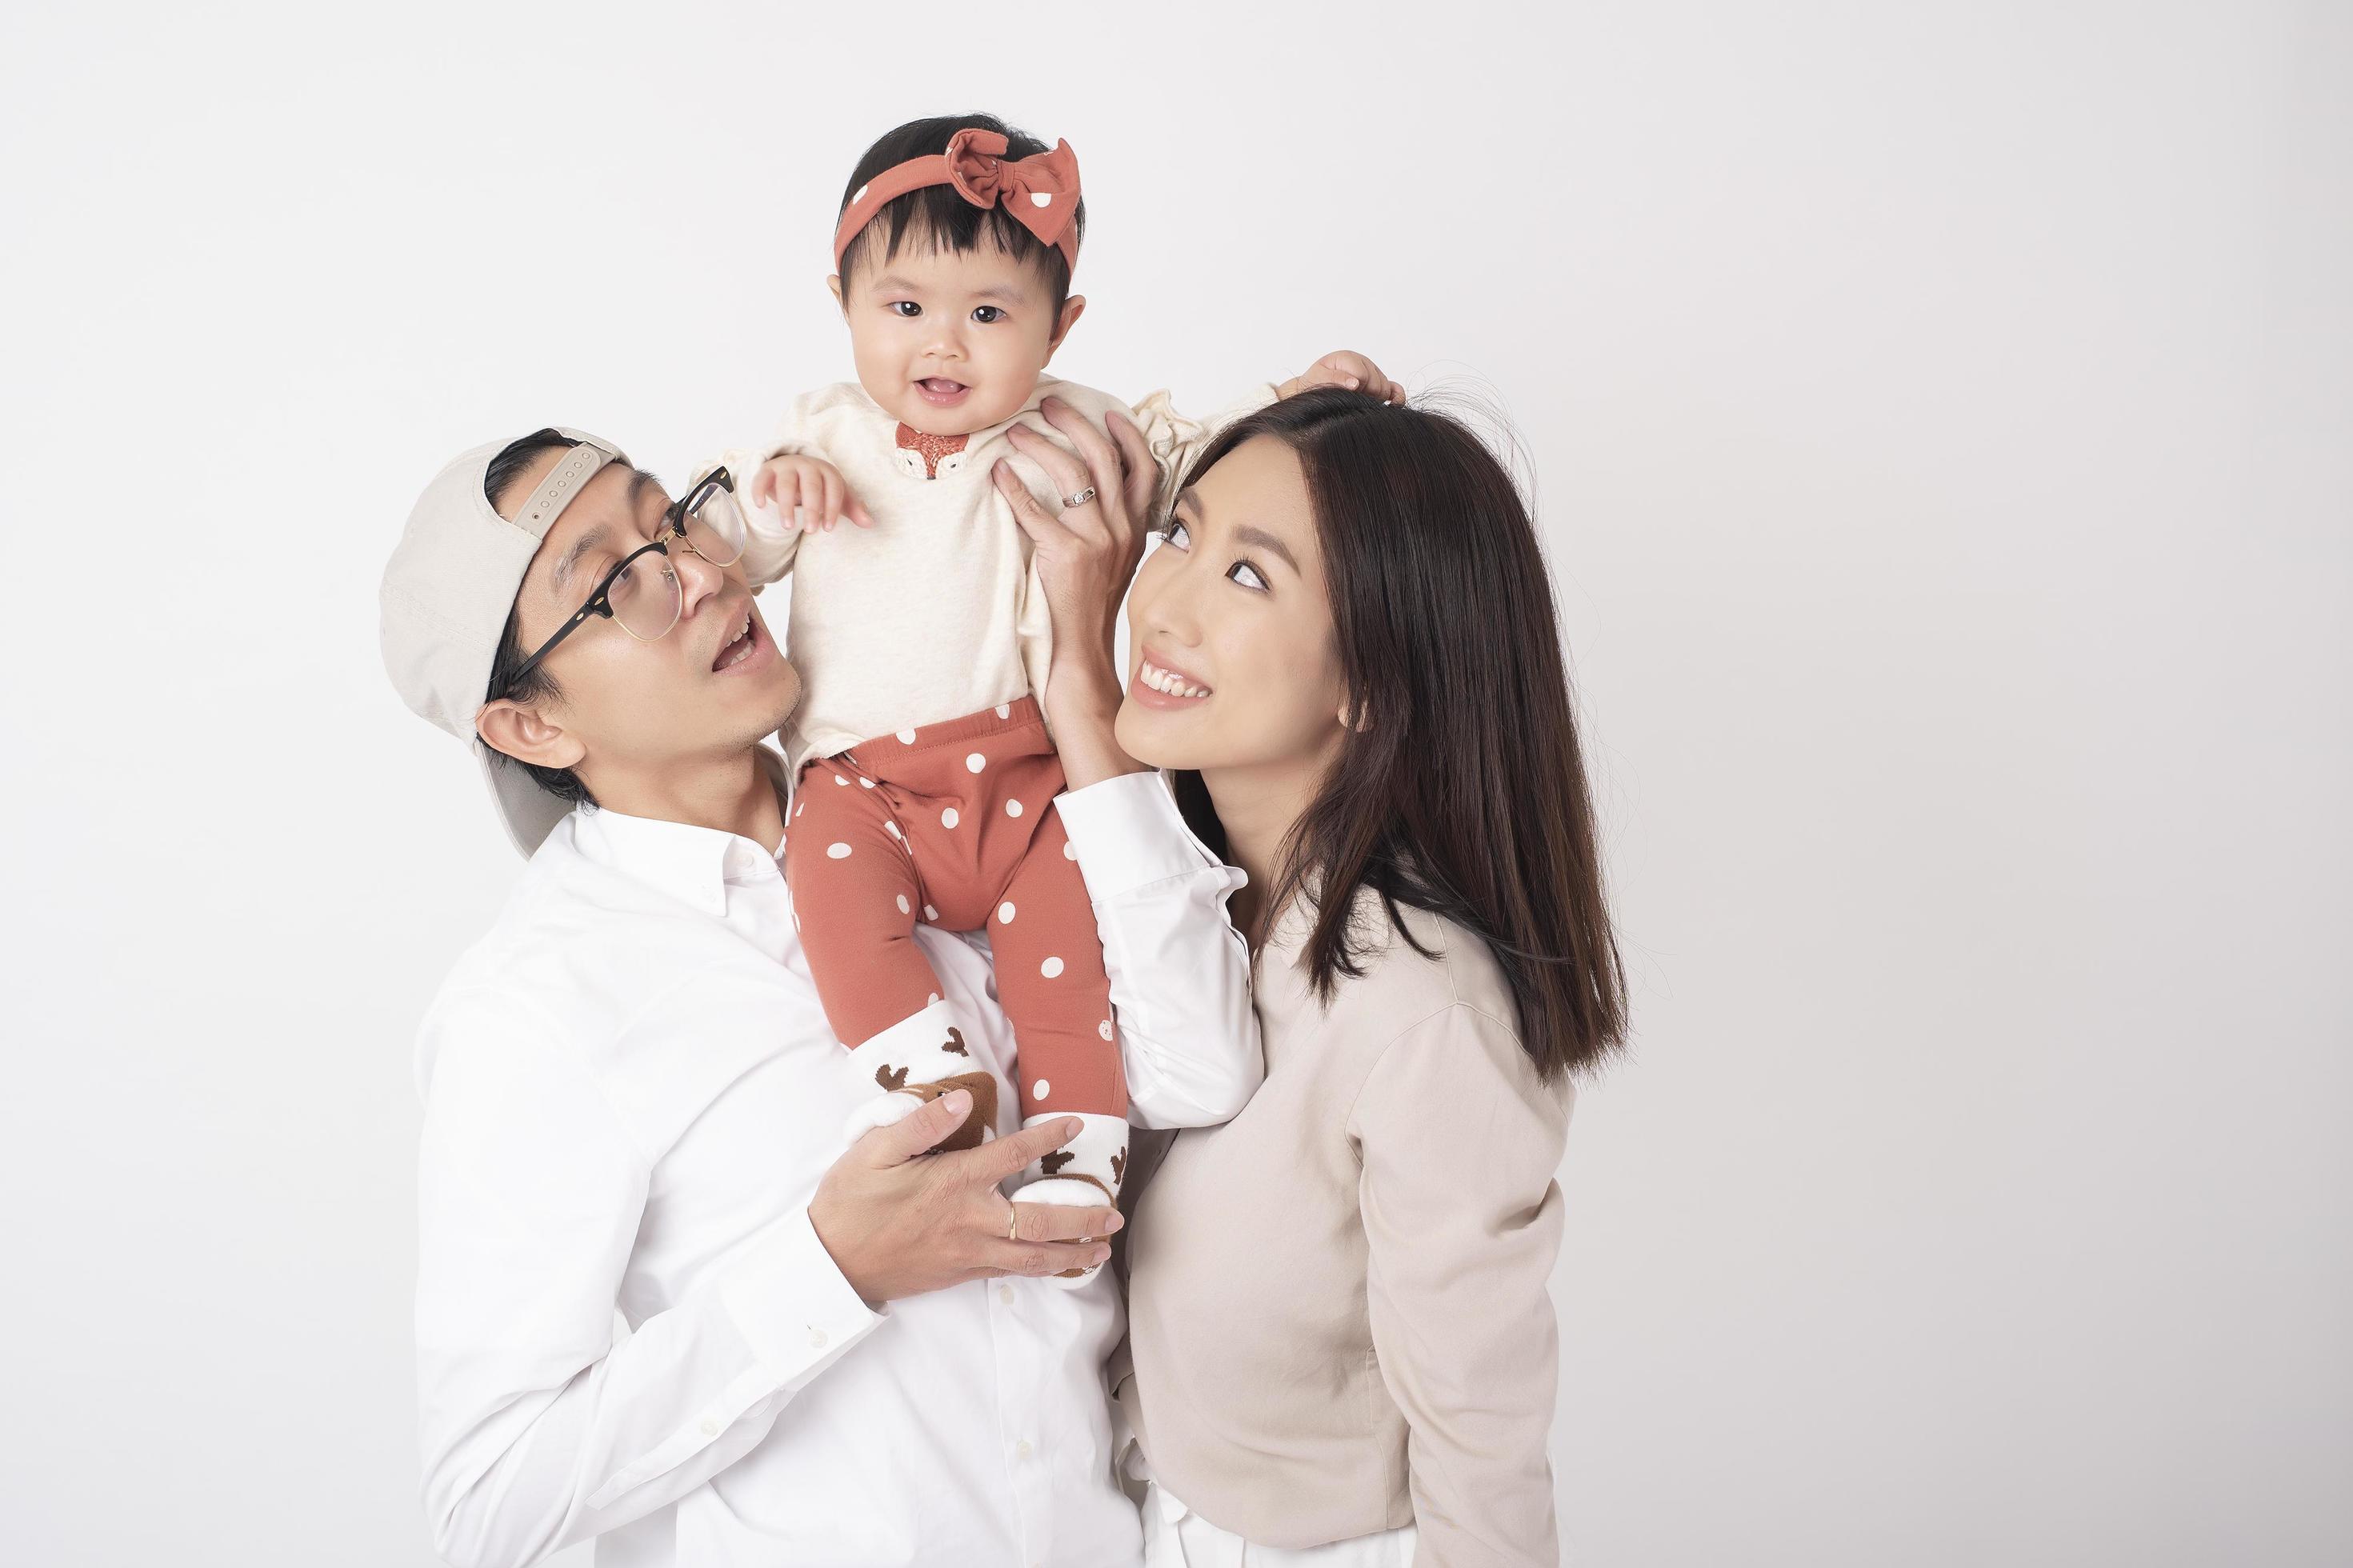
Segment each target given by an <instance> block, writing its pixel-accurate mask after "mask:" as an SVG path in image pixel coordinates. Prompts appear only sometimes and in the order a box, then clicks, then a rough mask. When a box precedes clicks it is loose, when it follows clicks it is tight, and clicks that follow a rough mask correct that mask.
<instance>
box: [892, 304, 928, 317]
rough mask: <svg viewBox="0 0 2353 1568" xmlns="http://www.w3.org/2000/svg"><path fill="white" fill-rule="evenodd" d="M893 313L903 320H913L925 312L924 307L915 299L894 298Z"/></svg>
mask: <svg viewBox="0 0 2353 1568" xmlns="http://www.w3.org/2000/svg"><path fill="white" fill-rule="evenodd" d="M891 313H892V315H894V316H897V317H899V318H900V319H902V321H913V320H914V319H915V318H916V317H917V316H920V315H922V314H923V307H922V306H921V305H918V304H916V303H915V302H914V301H913V300H892V301H891Z"/></svg>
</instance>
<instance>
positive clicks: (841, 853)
mask: <svg viewBox="0 0 2353 1568" xmlns="http://www.w3.org/2000/svg"><path fill="white" fill-rule="evenodd" d="M825 854H826V858H827V859H828V860H847V859H849V845H847V844H828V845H827V846H826V847H825Z"/></svg>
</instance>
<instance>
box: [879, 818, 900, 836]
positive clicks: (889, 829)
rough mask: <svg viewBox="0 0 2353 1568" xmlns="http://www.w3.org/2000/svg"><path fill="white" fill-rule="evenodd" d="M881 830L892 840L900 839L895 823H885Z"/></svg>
mask: <svg viewBox="0 0 2353 1568" xmlns="http://www.w3.org/2000/svg"><path fill="white" fill-rule="evenodd" d="M882 830H883V831H884V832H886V833H888V834H889V835H890V836H891V837H893V838H896V837H900V834H899V825H898V824H897V823H895V822H890V821H885V822H884V823H883V824H882Z"/></svg>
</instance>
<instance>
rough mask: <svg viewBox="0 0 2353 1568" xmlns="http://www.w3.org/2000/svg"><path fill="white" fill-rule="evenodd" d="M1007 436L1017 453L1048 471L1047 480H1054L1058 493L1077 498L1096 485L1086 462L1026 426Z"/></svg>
mask: <svg viewBox="0 0 2353 1568" xmlns="http://www.w3.org/2000/svg"><path fill="white" fill-rule="evenodd" d="M1005 435H1006V438H1007V439H1008V440H1010V441H1011V442H1012V443H1013V447H1014V449H1015V450H1016V451H1018V452H1019V453H1020V454H1021V455H1022V456H1023V457H1025V458H1029V459H1030V460H1031V461H1032V462H1034V463H1036V464H1037V465H1038V466H1039V468H1043V469H1045V470H1046V477H1047V479H1050V480H1052V481H1053V484H1054V488H1055V489H1056V491H1057V492H1058V493H1060V494H1061V495H1065V496H1074V495H1076V494H1078V493H1079V492H1080V491H1081V490H1082V489H1086V488H1087V486H1088V485H1090V484H1092V483H1093V480H1092V479H1091V478H1090V477H1089V475H1088V473H1087V466H1086V465H1085V464H1084V463H1082V462H1081V461H1080V460H1079V459H1078V458H1074V457H1072V456H1071V454H1070V453H1068V452H1065V451H1064V450H1062V448H1060V447H1057V446H1056V445H1054V443H1053V442H1051V441H1049V440H1048V439H1046V437H1043V436H1040V435H1039V434H1038V432H1036V431H1035V430H1032V429H1030V428H1029V426H1027V425H1016V426H1013V427H1012V428H1011V429H1009V430H1008V431H1006V432H1005Z"/></svg>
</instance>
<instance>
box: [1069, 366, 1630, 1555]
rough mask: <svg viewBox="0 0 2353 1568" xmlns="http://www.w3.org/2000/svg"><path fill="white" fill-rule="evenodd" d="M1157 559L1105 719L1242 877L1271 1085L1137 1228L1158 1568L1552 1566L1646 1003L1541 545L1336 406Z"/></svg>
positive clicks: (1428, 428) (1213, 464)
mask: <svg viewBox="0 0 2353 1568" xmlns="http://www.w3.org/2000/svg"><path fill="white" fill-rule="evenodd" d="M1074 477H1075V476H1074ZM1128 617H1129V632H1130V638H1131V644H1132V646H1131V651H1130V660H1131V677H1132V679H1131V681H1130V684H1129V686H1128V689H1127V692H1126V696H1125V700H1124V702H1123V704H1122V706H1121V708H1120V710H1119V716H1118V721H1117V731H1116V733H1117V738H1118V742H1119V744H1120V747H1121V749H1122V750H1124V751H1125V752H1128V753H1129V754H1131V755H1133V756H1134V757H1135V758H1136V759H1138V760H1139V761H1142V762H1145V763H1151V764H1153V765H1155V766H1159V767H1163V768H1166V769H1169V770H1172V771H1173V772H1174V773H1175V777H1176V787H1177V791H1178V796H1179V799H1180V801H1181V802H1182V803H1183V804H1184V805H1185V806H1186V808H1187V816H1189V817H1190V818H1191V819H1192V821H1193V823H1194V826H1195V828H1196V831H1197V832H1198V833H1199V834H1200V835H1201V837H1203V839H1204V840H1205V841H1206V842H1207V843H1208V844H1209V845H1210V847H1212V848H1215V849H1217V850H1219V851H1220V852H1221V853H1222V854H1223V855H1224V856H1225V857H1226V858H1227V859H1229V861H1231V862H1232V863H1234V864H1236V865H1238V866H1240V868H1242V869H1243V870H1244V871H1246V872H1247V873H1248V874H1249V877H1250V882H1249V886H1248V887H1247V889H1245V890H1244V891H1242V892H1241V893H1240V894H1238V895H1236V897H1235V900H1234V912H1235V915H1236V918H1237V920H1238V921H1240V923H1241V924H1242V925H1243V927H1244V930H1245V931H1246V932H1247V933H1248V934H1249V936H1250V941H1251V944H1252V946H1253V948H1254V949H1255V950H1256V981H1257V1008H1258V1014H1259V1019H1260V1024H1261V1030H1262V1033H1263V1036H1264V1040H1265V1047H1266V1067H1267V1076H1266V1081H1265V1085H1264V1087H1263V1088H1261V1089H1260V1091H1259V1093H1258V1096H1257V1098H1256V1099H1254V1100H1252V1101H1251V1102H1250V1105H1249V1106H1248V1107H1246V1108H1245V1109H1244V1110H1243V1111H1242V1112H1241V1114H1240V1115H1239V1116H1237V1117H1235V1118H1234V1120H1233V1121H1230V1122H1229V1123H1227V1124H1226V1125H1224V1126H1221V1127H1212V1128H1204V1129H1198V1130H1193V1131H1186V1132H1183V1133H1180V1134H1178V1135H1177V1137H1176V1142H1175V1143H1174V1144H1173V1145H1172V1146H1171V1148H1170V1149H1169V1151H1168V1153H1167V1156H1166V1160H1165V1162H1164V1163H1163V1164H1162V1165H1161V1166H1160V1168H1159V1169H1158V1170H1157V1171H1156V1172H1155V1173H1153V1174H1152V1175H1151V1177H1150V1180H1149V1182H1148V1184H1146V1185H1145V1187H1144V1189H1143V1192H1142V1194H1141V1196H1140V1198H1139V1199H1138V1201H1137V1208H1136V1214H1135V1223H1134V1226H1133V1227H1132V1228H1131V1231H1130V1236H1131V1238H1132V1239H1131V1242H1130V1247H1131V1253H1130V1269H1131V1290H1130V1295H1131V1300H1130V1308H1129V1341H1130V1349H1131V1352H1132V1356H1133V1363H1134V1370H1133V1375H1132V1376H1131V1377H1129V1378H1127V1379H1126V1380H1125V1381H1124V1383H1123V1384H1122V1386H1121V1388H1120V1391H1119V1392H1120V1400H1121V1403H1122V1405H1123V1406H1124V1409H1125V1411H1126V1413H1127V1415H1128V1417H1129V1419H1130V1420H1131V1421H1132V1422H1133V1424H1134V1429H1135V1432H1136V1435H1137V1441H1138V1444H1139V1446H1140V1447H1141V1450H1142V1454H1143V1457H1144V1459H1145V1465H1146V1466H1147V1467H1148V1469H1149V1473H1150V1476H1151V1478H1152V1491H1153V1493H1154V1495H1153V1496H1151V1497H1150V1498H1148V1499H1147V1500H1146V1505H1145V1531H1146V1536H1147V1540H1149V1541H1150V1542H1152V1543H1153V1546H1152V1552H1151V1558H1150V1560H1151V1561H1152V1562H1154V1563H1188V1564H1193V1565H1195V1568H1198V1565H1199V1564H1202V1563H1248V1564H1251V1565H1254V1568H1255V1565H1271V1564H1287V1563H1316V1564H1323V1565H1330V1564H1340V1563H1349V1564H1355V1563H1366V1564H1370V1563H1381V1564H1388V1563H1408V1562H1409V1561H1414V1560H1416V1559H1417V1555H1418V1559H1419V1561H1420V1562H1423V1563H1447V1564H1457V1563H1553V1562H1556V1561H1557V1559H1558V1544H1557V1539H1556V1530H1555V1524H1554V1518H1553V1488H1552V1476H1551V1469H1550V1466H1549V1463H1548V1461H1547V1459H1546V1451H1545V1450H1546V1435H1547V1432H1548V1430H1549V1428H1550V1426H1551V1420H1552V1411H1553V1403H1554V1394H1555V1388H1556V1347H1555V1319H1554V1314H1553V1309H1552V1305H1551V1302H1550V1300H1549V1299H1548V1297H1547V1295H1546V1280H1547V1279H1548V1278H1549V1276H1550V1273H1551V1269H1552V1265H1553V1260H1554V1257H1555V1254H1556V1250H1557V1247H1558V1242H1559V1236H1560V1207H1561V1199H1560V1194H1559V1190H1558V1188H1557V1187H1556V1185H1555V1184H1554V1182H1553V1173H1554V1172H1555V1171H1556V1169H1557V1168H1558V1165H1559V1163H1560V1157H1561V1151H1562V1144H1563V1140H1564V1138H1565V1136H1566V1133H1567V1122H1568V1115H1569V1109H1570V1103H1571V1100H1572V1089H1571V1085H1570V1081H1569V1079H1570V1074H1571V1073H1572V1072H1575V1071H1577V1070H1578V1069H1580V1068H1585V1067H1587V1066H1588V1065H1589V1064H1591V1063H1593V1062H1594V1061H1595V1060H1596V1059H1597V1058H1600V1057H1601V1056H1602V1055H1603V1054H1604V1053H1606V1052H1607V1051H1609V1049H1610V1048H1611V1047H1614V1046H1615V1045H1616V1043H1617V1042H1618V1040H1619V1039H1620V1035H1621V1033H1622V1031H1623V1027H1624V1015H1623V978H1622V973H1621V970H1620V964H1619V960H1618V955H1617V951H1616V947H1615V944H1614V942H1613V941H1612V938H1611V935H1610V931H1609V918H1608V915H1607V912H1606V910H1605V908H1604V905H1603V901H1602V895H1601V879H1600V875H1599V865H1598V856H1597V853H1596V848H1595V844H1594V832H1593V824H1592V815H1591V810H1590V807H1589V805H1588V798H1587V790H1586V784H1585V775H1584V768H1583V765H1582V763H1581V761H1580V759H1579V756H1578V750H1577V731H1576V725H1575V721H1574V720H1573V718H1572V716H1571V711H1570V705H1569V698H1568V689H1567V679H1566V678H1565V675H1564V672H1563V668H1562V660H1561V650H1560V646H1559V641H1558V634H1557V631H1556V626H1555V622H1554V616H1553V602H1552V595H1551V592H1550V589H1549V587H1548V585H1547V583H1546V573H1545V566H1544V560H1543V556H1542V553H1541V552H1540V550H1539V548H1538V546H1537V542H1536V536H1535V529H1534V527H1533V525H1532V524H1531V521H1530V520H1529V517H1528V514H1527V511H1526V510H1525V507H1524V505H1523V504H1522V501H1521V499H1520V497H1519V494H1518V492H1517V490H1516V489H1515V488H1514V485H1513V483H1512V481H1511V479H1510V476H1509V475H1508V474H1507V473H1505V472H1504V469H1503V468H1502V467H1501V466H1500V465H1499V464H1498V463H1497V462H1496V460H1495V459H1494V458H1493V456H1492V455H1491V454H1490V453H1489V452H1488V451H1487V450H1486V449H1485V447H1482V445H1481V444H1480V443H1479V442H1478V441H1477V440H1476V439H1475V438H1474V437H1472V435H1471V434H1470V433H1469V432H1468V431H1467V430H1465V429H1464V428H1463V427H1462V426H1460V425H1458V424H1456V423H1454V422H1453V421H1451V420H1449V419H1447V418H1445V417H1443V416H1440V415H1436V414H1433V413H1430V412H1428V411H1425V410H1419V409H1414V408H1410V407H1398V406H1391V405H1388V404H1386V403H1385V402H1383V401H1382V400H1380V399H1378V398H1376V397H1374V396H1371V395H1366V394H1360V393H1355V392H1349V391H1345V390H1339V389H1324V390H1319V391H1314V392H1309V393H1304V394H1302V395H1297V396H1293V397H1290V398H1287V399H1285V400H1283V401H1282V402H1280V403H1277V404H1274V405H1271V406H1269V407H1267V408H1264V409H1262V410H1261V411H1259V412H1257V413H1255V414H1252V415H1250V416H1247V417H1245V418H1243V419H1242V420H1240V421H1239V422H1238V423H1237V424H1235V425H1234V426H1231V427H1229V429H1227V430H1226V431H1225V432H1223V433H1222V434H1221V436H1220V437H1219V439H1218V440H1217V441H1216V442H1215V443H1214V444H1213V445H1212V446H1211V447H1209V448H1208V450H1207V451H1205V452H1204V453H1203V455H1202V457H1201V458H1200V459H1199V461H1198V463H1197V464H1196V466H1195V468H1194V469H1193V471H1192V473H1191V475H1190V476H1189V482H1188V484H1187V488H1186V489H1185V491H1184V493H1183V495H1182V496H1181V498H1180V500H1179V501H1178V503H1177V506H1176V510H1175V512H1174V514H1173V515H1172V516H1171V517H1170V518H1169V519H1168V520H1167V521H1166V543H1165V545H1164V546H1163V547H1162V548H1161V549H1160V550H1159V551H1157V552H1155V553H1154V554H1153V555H1152V557H1151V558H1150V559H1149V560H1147V561H1146V562H1145V563H1144V565H1143V568H1142V570H1141V571H1140V572H1139V573H1138V574H1137V576H1136V579H1135V583H1134V590H1133V592H1132V595H1131V596H1130V599H1129V609H1128Z"/></svg>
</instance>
